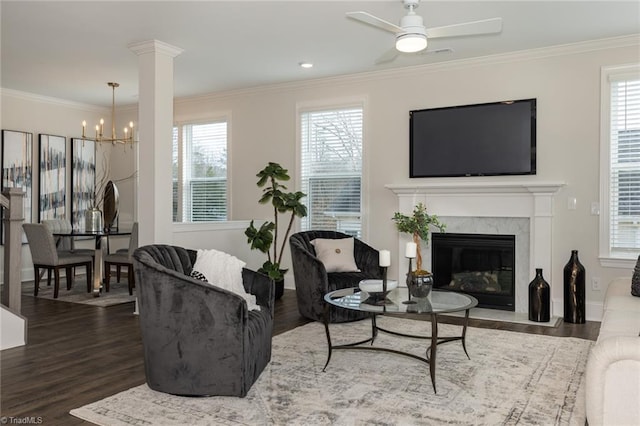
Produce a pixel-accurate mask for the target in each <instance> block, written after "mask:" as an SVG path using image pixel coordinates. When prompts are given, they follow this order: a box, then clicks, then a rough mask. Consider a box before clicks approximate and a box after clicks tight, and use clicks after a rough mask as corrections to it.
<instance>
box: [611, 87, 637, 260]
mask: <svg viewBox="0 0 640 426" xmlns="http://www.w3.org/2000/svg"><path fill="white" fill-rule="evenodd" d="M610 84H611V117H610V131H611V133H610V149H611V157H610V160H611V163H610V166H611V168H610V171H611V173H610V188H609V190H610V205H609V209H610V210H609V211H610V218H611V220H610V231H609V232H610V245H611V247H610V249H611V252H612V253H622V254H624V253H637V251H638V249H640V79H637V78H623V79H619V80H613V81H611V82H610Z"/></svg>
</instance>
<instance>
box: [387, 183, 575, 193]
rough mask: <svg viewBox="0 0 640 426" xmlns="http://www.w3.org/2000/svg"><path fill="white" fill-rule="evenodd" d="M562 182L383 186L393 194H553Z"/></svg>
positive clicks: (560, 186) (562, 184)
mask: <svg viewBox="0 0 640 426" xmlns="http://www.w3.org/2000/svg"><path fill="white" fill-rule="evenodd" d="M563 186H564V183H563V182H526V181H522V182H517V181H515V182H463V183H459V182H439V183H430V182H424V183H414V184H389V185H385V188H387V189H390V190H391V191H393V192H394V193H395V194H397V195H400V194H470V193H471V194H478V193H482V194H487V193H489V194H491V193H493V194H520V193H531V194H554V193H556V192H557V191H558V190H559V189H560V188H562V187H563Z"/></svg>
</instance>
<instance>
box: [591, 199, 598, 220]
mask: <svg viewBox="0 0 640 426" xmlns="http://www.w3.org/2000/svg"><path fill="white" fill-rule="evenodd" d="M591 215H592V216H598V215H600V203H599V202H597V201H593V202H592V203H591Z"/></svg>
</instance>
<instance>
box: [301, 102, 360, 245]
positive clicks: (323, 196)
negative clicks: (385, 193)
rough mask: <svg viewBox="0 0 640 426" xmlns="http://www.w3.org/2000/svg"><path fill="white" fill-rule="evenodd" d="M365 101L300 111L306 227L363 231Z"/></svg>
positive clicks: (354, 231)
mask: <svg viewBox="0 0 640 426" xmlns="http://www.w3.org/2000/svg"><path fill="white" fill-rule="evenodd" d="M362 116H363V114H362V107H350V108H341V109H329V110H323V111H307V112H302V113H301V114H300V144H301V158H300V177H301V182H302V184H301V185H302V192H304V193H305V194H307V197H306V198H304V199H303V202H304V203H305V204H306V206H307V210H308V215H307V217H305V218H303V219H302V223H301V228H302V230H310V229H315V230H334V231H340V232H344V233H345V234H349V235H353V236H354V237H361V233H362V208H361V206H362V122H363V119H362Z"/></svg>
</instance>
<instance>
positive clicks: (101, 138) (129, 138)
mask: <svg viewBox="0 0 640 426" xmlns="http://www.w3.org/2000/svg"><path fill="white" fill-rule="evenodd" d="M107 85H108V86H109V87H111V137H110V138H108V137H105V135H104V119H103V118H101V119H100V124H96V137H95V138H88V137H87V136H86V134H85V132H86V130H87V122H86V121H83V122H82V139H86V140H92V141H95V142H104V143H111V144H113V145H115V144H118V143H120V144H128V143H130V144H133V143H134V142H137V141H135V140H133V121H130V122H129V127H125V128H124V137H121V138H119V137H117V135H116V87H119V86H120V84H118V83H113V82H109V83H107Z"/></svg>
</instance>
